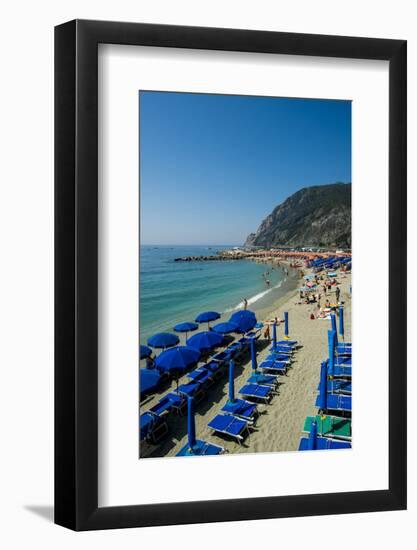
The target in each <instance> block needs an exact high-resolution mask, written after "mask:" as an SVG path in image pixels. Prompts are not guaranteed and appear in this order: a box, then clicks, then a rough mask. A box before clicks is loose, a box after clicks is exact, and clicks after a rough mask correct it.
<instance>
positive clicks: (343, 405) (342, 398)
mask: <svg viewBox="0 0 417 550" xmlns="http://www.w3.org/2000/svg"><path fill="white" fill-rule="evenodd" d="M316 407H317V408H318V409H320V410H323V411H338V412H347V413H349V412H352V396H351V395H342V394H336V393H329V394H327V399H326V401H325V404H323V402H322V401H321V396H320V395H318V396H317V399H316Z"/></svg>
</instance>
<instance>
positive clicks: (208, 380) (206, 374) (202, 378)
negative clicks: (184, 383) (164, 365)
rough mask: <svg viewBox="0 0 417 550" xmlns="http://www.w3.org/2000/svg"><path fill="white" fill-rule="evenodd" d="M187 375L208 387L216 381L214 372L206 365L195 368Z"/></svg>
mask: <svg viewBox="0 0 417 550" xmlns="http://www.w3.org/2000/svg"><path fill="white" fill-rule="evenodd" d="M187 377H188V378H190V379H191V380H194V382H199V383H200V384H201V385H202V386H204V387H207V388H208V387H210V386H212V385H213V383H214V380H213V375H212V373H211V372H210V371H209V370H208V369H206V368H205V367H199V368H198V369H194V370H193V371H191V372H189V373H188V374H187Z"/></svg>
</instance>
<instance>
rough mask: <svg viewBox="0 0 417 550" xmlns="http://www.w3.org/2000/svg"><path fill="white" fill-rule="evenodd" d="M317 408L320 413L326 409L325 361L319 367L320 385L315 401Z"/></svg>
mask: <svg viewBox="0 0 417 550" xmlns="http://www.w3.org/2000/svg"><path fill="white" fill-rule="evenodd" d="M317 406H318V408H319V409H321V410H322V411H325V410H326V409H327V365H326V361H323V362H322V364H321V367H320V384H319V395H318V399H317Z"/></svg>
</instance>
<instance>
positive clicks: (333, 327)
mask: <svg viewBox="0 0 417 550" xmlns="http://www.w3.org/2000/svg"><path fill="white" fill-rule="evenodd" d="M330 319H331V322H332V330H333V331H334V333H335V342H334V345H335V346H337V344H338V342H337V328H336V315H335V314H334V313H331V314H330Z"/></svg>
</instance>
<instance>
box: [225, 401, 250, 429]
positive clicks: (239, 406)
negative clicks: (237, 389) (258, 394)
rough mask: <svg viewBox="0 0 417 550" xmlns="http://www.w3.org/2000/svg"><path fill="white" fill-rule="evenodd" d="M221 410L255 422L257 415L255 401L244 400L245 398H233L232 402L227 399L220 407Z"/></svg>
mask: <svg viewBox="0 0 417 550" xmlns="http://www.w3.org/2000/svg"><path fill="white" fill-rule="evenodd" d="M221 410H222V412H225V413H226V414H231V415H233V416H238V417H239V418H243V420H246V421H247V422H252V423H253V422H255V420H256V417H257V416H258V407H257V405H256V404H255V403H251V402H250V401H246V400H245V399H235V400H234V402H231V401H230V400H229V401H227V403H226V405H225V406H224V407H222V409H221Z"/></svg>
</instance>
